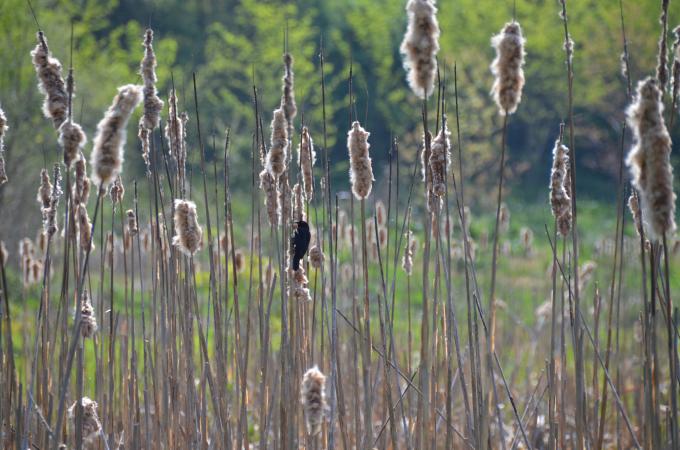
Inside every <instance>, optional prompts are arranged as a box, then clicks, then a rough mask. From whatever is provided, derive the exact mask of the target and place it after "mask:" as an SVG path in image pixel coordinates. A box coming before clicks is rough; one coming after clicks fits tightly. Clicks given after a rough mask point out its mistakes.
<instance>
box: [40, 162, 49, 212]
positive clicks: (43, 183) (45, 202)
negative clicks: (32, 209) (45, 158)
mask: <svg viewBox="0 0 680 450" xmlns="http://www.w3.org/2000/svg"><path fill="white" fill-rule="evenodd" d="M51 196H52V183H50V174H49V172H48V171H47V169H42V170H41V171H40V187H39V188H38V203H40V207H41V208H42V209H43V210H45V209H47V208H49V207H50V197H51Z"/></svg>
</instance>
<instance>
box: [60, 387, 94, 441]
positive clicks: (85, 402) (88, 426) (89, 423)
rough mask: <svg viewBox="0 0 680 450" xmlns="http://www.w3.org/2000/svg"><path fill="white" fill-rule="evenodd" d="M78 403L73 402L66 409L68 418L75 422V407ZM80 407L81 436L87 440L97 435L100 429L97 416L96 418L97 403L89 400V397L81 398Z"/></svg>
mask: <svg viewBox="0 0 680 450" xmlns="http://www.w3.org/2000/svg"><path fill="white" fill-rule="evenodd" d="M77 403H78V402H74V403H73V405H71V407H70V408H69V409H68V416H69V417H70V418H71V419H73V420H74V421H75V418H76V405H77ZM80 405H81V407H82V408H83V415H82V422H81V423H82V435H83V438H85V439H87V438H88V437H90V436H91V435H92V434H94V433H98V432H99V430H100V429H101V424H100V422H99V416H97V402H95V401H94V400H92V399H90V398H89V397H83V398H82V399H80Z"/></svg>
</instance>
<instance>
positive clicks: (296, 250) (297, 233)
mask: <svg viewBox="0 0 680 450" xmlns="http://www.w3.org/2000/svg"><path fill="white" fill-rule="evenodd" d="M311 239H312V234H311V233H310V232H309V225H307V222H305V221H304V220H300V221H298V222H295V230H294V231H293V235H292V236H291V237H290V249H291V253H292V254H293V270H298V269H300V260H301V259H302V258H304V256H305V253H307V248H308V247H309V241H310V240H311Z"/></svg>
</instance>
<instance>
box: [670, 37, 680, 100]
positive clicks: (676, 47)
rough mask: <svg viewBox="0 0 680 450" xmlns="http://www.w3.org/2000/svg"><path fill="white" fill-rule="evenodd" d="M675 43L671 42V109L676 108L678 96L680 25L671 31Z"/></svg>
mask: <svg viewBox="0 0 680 450" xmlns="http://www.w3.org/2000/svg"><path fill="white" fill-rule="evenodd" d="M673 34H674V35H675V41H674V42H673V65H672V69H671V76H672V83H673V84H672V86H671V98H672V99H673V107H676V106H677V99H678V94H680V25H678V26H677V27H675V28H674V29H673Z"/></svg>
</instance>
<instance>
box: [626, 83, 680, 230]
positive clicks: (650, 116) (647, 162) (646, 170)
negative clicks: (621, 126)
mask: <svg viewBox="0 0 680 450" xmlns="http://www.w3.org/2000/svg"><path fill="white" fill-rule="evenodd" d="M626 114H627V115H628V124H629V125H630V127H631V128H633V133H634V136H635V142H634V145H633V147H632V148H631V150H630V152H629V153H628V158H627V160H626V164H627V165H628V167H629V168H630V171H631V175H632V177H633V185H634V186H635V188H636V189H637V190H638V192H639V195H640V207H641V210H642V216H643V217H644V224H645V231H646V232H647V235H648V236H649V238H650V240H655V239H659V238H661V237H662V236H663V235H664V234H666V233H672V232H673V231H675V217H674V216H675V193H674V192H673V168H672V166H671V164H670V153H671V138H670V136H669V135H668V130H667V129H666V124H665V122H664V118H663V104H662V102H661V91H660V90H659V86H658V84H657V81H656V80H655V79H654V78H651V77H648V78H646V79H644V80H642V81H640V82H639V83H638V87H637V96H636V99H635V101H634V103H633V104H632V105H631V106H630V107H629V108H628V110H627V112H626Z"/></svg>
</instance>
